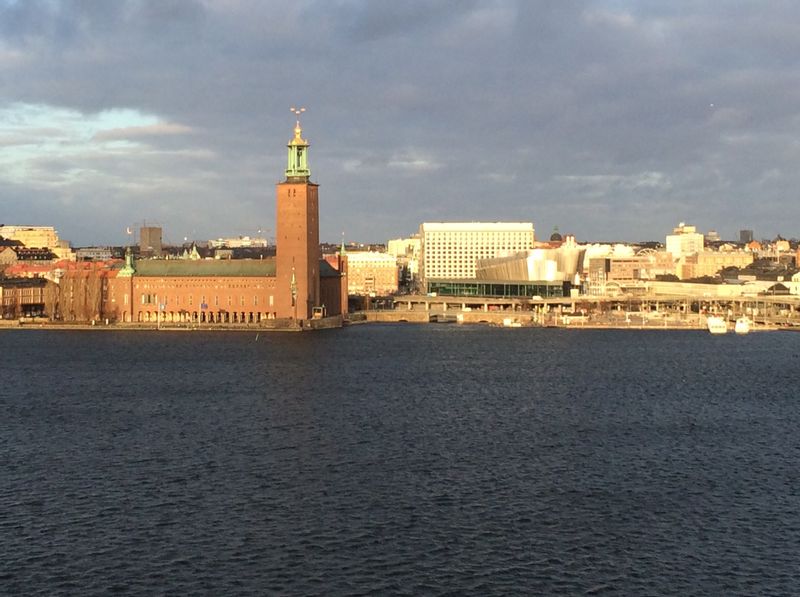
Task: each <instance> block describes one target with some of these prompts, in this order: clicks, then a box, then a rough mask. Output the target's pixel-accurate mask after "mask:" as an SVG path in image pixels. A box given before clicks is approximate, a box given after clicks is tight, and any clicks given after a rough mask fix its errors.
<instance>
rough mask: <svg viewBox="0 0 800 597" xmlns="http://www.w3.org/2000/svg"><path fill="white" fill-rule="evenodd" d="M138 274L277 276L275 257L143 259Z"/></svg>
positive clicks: (138, 263) (138, 267) (137, 263)
mask: <svg viewBox="0 0 800 597" xmlns="http://www.w3.org/2000/svg"><path fill="white" fill-rule="evenodd" d="M136 276H193V277H198V278H199V277H203V276H241V277H245V276H275V260H274V259H203V260H200V261H191V260H184V259H141V260H139V261H137V262H136Z"/></svg>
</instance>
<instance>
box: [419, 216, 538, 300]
mask: <svg viewBox="0 0 800 597" xmlns="http://www.w3.org/2000/svg"><path fill="white" fill-rule="evenodd" d="M533 232H534V231H533V224H532V223H531V222H425V223H424V224H422V225H421V226H420V227H419V236H420V243H421V251H420V254H421V261H420V283H421V285H422V288H423V289H427V282H428V280H431V279H437V280H470V279H474V278H475V265H476V263H477V261H478V259H490V258H492V257H504V256H507V255H513V254H514V253H517V252H519V251H527V250H529V249H532V248H533Z"/></svg>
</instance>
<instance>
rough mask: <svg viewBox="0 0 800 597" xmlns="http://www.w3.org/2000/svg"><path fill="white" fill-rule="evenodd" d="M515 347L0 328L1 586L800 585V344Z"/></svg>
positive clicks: (644, 590)
mask: <svg viewBox="0 0 800 597" xmlns="http://www.w3.org/2000/svg"><path fill="white" fill-rule="evenodd" d="M519 332H520V333H518V334H516V333H515V334H505V333H501V331H500V330H496V329H490V328H480V327H472V328H462V327H456V326H441V327H435V326H419V327H416V326H406V327H404V326H359V327H354V328H349V329H345V330H341V331H339V332H337V333H332V334H321V335H313V336H306V335H296V336H295V335H292V336H291V337H287V336H274V337H273V336H270V337H269V338H268V339H266V341H263V342H262V341H259V342H258V343H254V342H252V338H249V337H246V335H243V334H225V333H215V334H203V333H197V334H181V335H171V334H156V333H153V334H150V333H142V334H115V333H106V334H72V333H51V332H39V333H18V332H7V333H2V334H0V350H2V352H3V354H4V365H5V366H7V367H8V371H12V372H13V373H12V374H10V375H6V376H5V378H4V385H3V389H2V390H0V406H2V409H3V412H4V413H6V415H5V417H4V432H3V434H0V448H2V450H3V454H4V463H3V464H4V472H3V481H4V482H3V484H1V485H0V535H1V536H2V537H3V541H2V544H1V546H0V554H1V555H2V561H3V563H4V566H3V567H2V569H0V585H2V586H3V589H4V592H8V593H10V594H14V593H26V594H42V595H49V594H52V593H63V594H84V595H93V594H94V595H106V594H111V593H125V594H150V593H162V592H166V593H189V594H253V595H263V594H281V595H289V594H316V595H332V594H368V595H369V594H372V595H383V594H398V595H420V594H426V595H427V594H432V595H436V594H439V595H446V594H479V595H507V594H537V593H538V594H586V595H606V594H664V593H671V594H703V593H704V594H742V595H752V594H789V593H792V592H794V591H796V586H797V580H798V568H797V564H796V553H797V546H798V545H800V503H799V502H798V497H797V493H796V492H795V490H794V489H795V487H797V483H798V481H799V480H800V479H798V477H800V473H798V472H797V467H796V463H797V462H798V459H799V457H800V444H798V443H797V442H796V439H795V438H796V430H797V428H798V423H799V422H800V405H799V404H798V401H797V400H796V399H795V397H794V395H793V391H792V388H791V387H790V385H789V384H786V385H783V384H782V383H764V380H773V381H774V380H779V379H783V378H785V372H787V371H793V370H794V369H795V368H796V363H795V361H796V358H795V355H796V354H797V350H796V347H795V344H796V342H797V341H798V340H800V335H794V334H751V335H749V336H747V337H745V338H723V339H719V338H710V337H709V336H708V335H705V334H699V333H691V332H676V333H673V332H660V333H647V332H643V333H624V332H613V331H597V332H592V331H586V332H583V333H565V332H562V331H559V330H534V329H530V330H528V329H525V330H519ZM42 362H47V363H48V364H49V369H48V375H42V374H41V370H40V367H38V366H36V367H34V366H33V364H34V363H42ZM119 362H125V363H132V364H133V365H132V367H131V368H130V371H129V372H122V371H121V370H120V368H119V366H118V365H117V363H119ZM742 363H745V366H746V369H747V372H748V374H747V375H742V368H743V365H742Z"/></svg>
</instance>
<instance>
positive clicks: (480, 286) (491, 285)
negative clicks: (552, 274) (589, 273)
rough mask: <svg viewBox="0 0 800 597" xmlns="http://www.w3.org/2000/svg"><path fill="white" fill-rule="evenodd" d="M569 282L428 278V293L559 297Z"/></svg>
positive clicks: (568, 291) (564, 291)
mask: <svg viewBox="0 0 800 597" xmlns="http://www.w3.org/2000/svg"><path fill="white" fill-rule="evenodd" d="M571 287H572V284H570V283H569V282H499V281H488V280H428V284H427V290H428V293H429V294H433V293H436V295H437V296H464V297H467V296H469V297H473V296H486V297H494V298H534V297H537V298H559V297H565V296H569V294H570V288H571Z"/></svg>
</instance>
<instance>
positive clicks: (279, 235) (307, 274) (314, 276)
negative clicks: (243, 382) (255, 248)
mask: <svg viewBox="0 0 800 597" xmlns="http://www.w3.org/2000/svg"><path fill="white" fill-rule="evenodd" d="M292 111H293V112H294V113H295V115H296V116H297V117H298V118H297V123H296V124H295V127H294V138H293V139H292V140H290V141H289V144H288V145H287V147H288V158H287V164H286V180H284V181H283V182H280V183H278V185H277V192H276V195H277V200H276V216H275V228H276V231H275V232H276V234H275V241H276V243H277V245H278V246H277V252H276V257H275V270H276V271H275V275H276V278H277V279H276V297H275V303H276V304H275V310H276V315H277V316H278V317H291V318H293V319H310V318H311V316H312V314H313V309H314V307H318V306H319V305H320V280H319V268H320V265H319V262H320V257H321V255H320V249H319V199H318V193H317V190H318V188H319V185H316V184H314V183H313V182H310V181H309V178H310V176H311V171H310V170H309V168H308V141H306V140H305V139H303V137H302V133H303V129H302V128H301V126H300V119H299V116H300V113H301V112H304V111H305V108H301V109H299V110H296V109H294V108H292Z"/></svg>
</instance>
